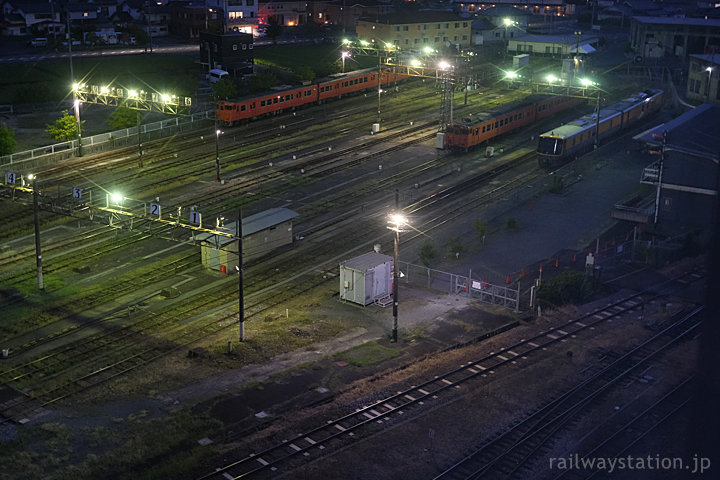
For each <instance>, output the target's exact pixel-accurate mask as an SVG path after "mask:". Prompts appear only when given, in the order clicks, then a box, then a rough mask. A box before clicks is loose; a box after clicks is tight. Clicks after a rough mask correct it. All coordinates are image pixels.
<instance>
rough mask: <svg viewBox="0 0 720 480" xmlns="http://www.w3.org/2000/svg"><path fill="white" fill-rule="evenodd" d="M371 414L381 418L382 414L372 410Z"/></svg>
mask: <svg viewBox="0 0 720 480" xmlns="http://www.w3.org/2000/svg"><path fill="white" fill-rule="evenodd" d="M370 413H372V414H373V415H375V416H376V417H379V416H380V412H378V411H377V410H370Z"/></svg>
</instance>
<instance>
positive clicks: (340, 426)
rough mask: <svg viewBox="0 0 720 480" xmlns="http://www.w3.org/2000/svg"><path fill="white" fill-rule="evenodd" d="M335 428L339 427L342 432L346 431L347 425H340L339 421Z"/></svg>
mask: <svg viewBox="0 0 720 480" xmlns="http://www.w3.org/2000/svg"><path fill="white" fill-rule="evenodd" d="M335 428H337V429H338V430H340V431H341V432H344V431H345V430H347V429H346V428H345V427H343V426H342V425H340V424H339V423H336V424H335Z"/></svg>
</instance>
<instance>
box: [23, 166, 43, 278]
mask: <svg viewBox="0 0 720 480" xmlns="http://www.w3.org/2000/svg"><path fill="white" fill-rule="evenodd" d="M27 178H28V179H29V180H32V190H33V223H34V224H35V257H36V263H37V284H38V289H39V290H45V285H44V284H43V273H42V252H41V251H40V220H39V218H38V192H37V188H36V184H35V181H36V180H37V175H33V174H32V173H31V174H29V175H28V177H27Z"/></svg>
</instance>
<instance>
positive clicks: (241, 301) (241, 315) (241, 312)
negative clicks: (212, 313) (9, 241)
mask: <svg viewBox="0 0 720 480" xmlns="http://www.w3.org/2000/svg"><path fill="white" fill-rule="evenodd" d="M242 235H243V228H242V208H240V209H238V221H237V239H238V265H237V271H238V322H239V324H240V341H241V342H243V341H245V297H244V293H243V269H242V264H243V245H242Z"/></svg>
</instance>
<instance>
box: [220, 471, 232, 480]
mask: <svg viewBox="0 0 720 480" xmlns="http://www.w3.org/2000/svg"><path fill="white" fill-rule="evenodd" d="M223 477H225V478H227V479H228V480H235V477H233V476H232V475H230V474H229V473H227V472H223Z"/></svg>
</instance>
